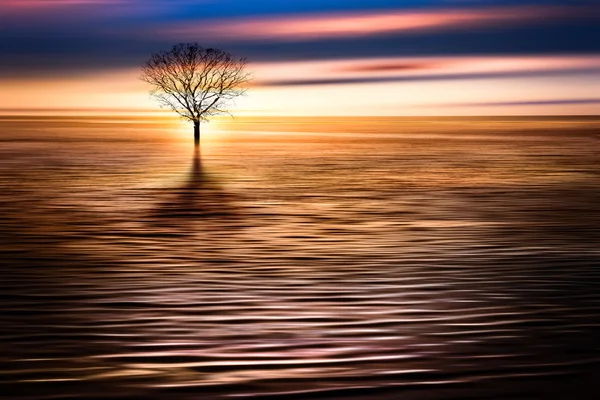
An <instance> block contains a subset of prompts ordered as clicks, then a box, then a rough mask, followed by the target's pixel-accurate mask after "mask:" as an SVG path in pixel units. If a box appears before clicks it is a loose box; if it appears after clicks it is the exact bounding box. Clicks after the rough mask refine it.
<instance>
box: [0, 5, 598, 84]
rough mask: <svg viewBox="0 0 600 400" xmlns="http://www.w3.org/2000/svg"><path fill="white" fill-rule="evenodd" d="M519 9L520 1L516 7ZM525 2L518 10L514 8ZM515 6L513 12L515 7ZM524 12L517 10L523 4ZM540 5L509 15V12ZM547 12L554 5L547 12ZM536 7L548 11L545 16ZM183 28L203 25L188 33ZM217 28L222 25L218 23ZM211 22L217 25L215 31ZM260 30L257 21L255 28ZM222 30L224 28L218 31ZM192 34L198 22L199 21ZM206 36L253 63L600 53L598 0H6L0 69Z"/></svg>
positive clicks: (51, 66) (133, 53)
mask: <svg viewBox="0 0 600 400" xmlns="http://www.w3.org/2000/svg"><path fill="white" fill-rule="evenodd" d="M511 7H512V8H511ZM515 7H516V9H515ZM503 9H506V10H508V11H507V13H509V17H506V18H505V19H503V20H499V21H493V22H492V23H489V24H487V23H485V22H484V23H481V24H477V23H474V24H471V25H469V23H467V24H466V25H465V26H460V24H457V25H450V26H445V25H444V24H443V23H442V24H441V25H440V26H437V27H435V29H416V30H403V29H397V30H394V29H388V30H381V31H377V30H375V31H374V32H372V33H370V34H365V35H361V34H356V35H347V36H344V35H328V34H323V35H319V34H318V33H316V34H315V35H313V36H302V35H299V36H298V37H294V36H288V37H285V38H280V37H279V36H278V35H277V34H276V32H275V34H273V35H271V36H268V35H259V36H256V37H254V36H252V34H253V32H252V31H247V32H245V33H248V34H250V36H248V35H246V34H244V33H241V34H240V35H238V36H236V35H235V34H232V35H224V34H222V33H223V31H227V29H229V28H231V29H232V30H233V31H235V30H236V29H238V28H239V27H240V25H243V22H244V21H246V20H248V21H252V20H258V21H259V22H260V21H262V22H264V21H274V22H276V21H277V20H279V19H282V18H283V19H289V18H295V17H298V18H300V19H302V20H303V21H305V22H306V21H307V20H310V19H311V18H313V17H317V18H319V17H321V16H323V15H325V16H333V17H335V16H337V15H340V16H344V15H354V16H356V15H380V16H381V15H385V14H386V13H401V12H406V13H413V14H414V13H430V14H432V15H444V14H445V13H450V12H452V11H457V12H464V11H469V10H471V11H472V10H475V11H477V10H480V11H481V12H482V13H484V14H485V13H490V14H493V13H495V12H497V10H503ZM510 10H513V11H510ZM515 10H516V11H515ZM519 10H524V11H523V12H527V13H531V16H530V17H529V18H521V19H520V18H516V19H515V20H513V19H512V18H510V12H513V13H515V15H516V16H518V15H519V13H520V12H521V11H519ZM547 10H554V11H552V12H550V15H547V13H546V11H547ZM536 13H540V17H539V18H536ZM178 26H185V27H187V28H186V29H187V31H186V32H189V31H190V27H192V28H193V27H197V28H198V34H197V36H195V35H194V34H189V33H187V34H186V35H182V37H181V39H179V37H178V36H177V35H176V34H173V33H170V34H165V32H166V31H167V32H172V31H173V30H175V31H177V29H176V28H177V27H178ZM215 26H216V28H218V29H216V28H215ZM206 27H211V29H212V30H211V29H208V28H206ZM248 29H252V28H248ZM217 31H220V32H221V33H220V34H217V33H213V32H217ZM192 32H193V29H192ZM192 40H193V41H198V42H199V43H200V44H202V45H204V46H207V47H210V46H215V47H221V48H224V49H225V50H229V51H232V52H234V53H236V54H239V55H242V56H246V57H248V58H249V59H250V60H251V61H266V60H268V61H277V60H310V59H328V58H364V57H402V56H439V55H511V54H517V55H519V54H598V53H600V4H598V2H596V1H576V0H571V1H556V0H538V1H507V0H502V1H500V0H499V1H469V0H464V1H461V0H456V1H453V0H420V1H418V0H406V1H393V0H295V1H281V0H257V1H252V2H249V1H242V0H90V1H88V2H85V3H84V4H73V1H72V0H43V1H42V0H3V1H0V50H1V54H2V63H1V64H0V77H5V78H6V77H18V76H28V77H31V76H45V75H53V74H70V73H72V72H74V71H82V70H103V69H111V68H122V67H130V66H137V65H139V64H140V63H141V62H143V61H144V59H145V58H147V56H148V55H149V54H150V53H151V52H154V51H157V50H162V49H163V48H166V47H169V46H171V45H172V44H174V43H177V42H179V41H192Z"/></svg>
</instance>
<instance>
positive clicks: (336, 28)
mask: <svg viewBox="0 0 600 400" xmlns="http://www.w3.org/2000/svg"><path fill="white" fill-rule="evenodd" d="M588 15H589V10H587V8H572V7H561V6H539V5H538V6H510V7H486V8H472V9H468V8H464V9H438V10H428V11H406V10H403V11H400V10H390V11H385V12H381V11H377V12H363V13H360V14H358V13H330V14H309V15H300V16H277V17H268V18H264V17H263V18H252V19H228V20H212V21H204V22H203V23H198V22H197V21H193V22H188V23H176V24H172V25H167V26H165V27H159V28H157V29H156V32H157V33H158V34H160V35H164V36H167V37H170V38H173V39H175V38H179V39H182V38H183V39H186V40H193V39H194V38H202V37H210V38H211V39H212V40H224V39H225V40H233V41H249V40H276V41H305V40H315V39H325V38H349V37H361V36H372V35H378V34H385V33H391V32H394V33H398V32H405V33H410V32H422V31H430V32H431V31H443V30H450V29H461V30H463V29H471V28H477V27H487V28H489V27H491V26H500V27H506V26H507V25H521V24H538V23H543V22H544V21H548V20H556V19H565V18H570V17H584V16H588ZM147 34H148V33H147Z"/></svg>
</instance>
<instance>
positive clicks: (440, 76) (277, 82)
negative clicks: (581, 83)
mask: <svg viewBox="0 0 600 400" xmlns="http://www.w3.org/2000/svg"><path fill="white" fill-rule="evenodd" d="M255 68H256V70H257V78H258V79H257V81H256V83H255V84H256V85H257V86H265V87H277V86H313V85H339V84H359V83H382V82H415V81H443V80H472V79H489V78H512V77H540V76H556V75H562V74H573V73H590V72H591V73H599V72H600V56H572V57H569V56H529V57H523V56H521V57H519V56H496V57H489V56H488V57H484V56H479V57H476V56H470V57H425V58H415V59H410V58H408V59H405V58H397V59H366V60H363V59H358V60H337V61H313V62H299V63H271V64H269V63H264V64H257V65H256V66H255Z"/></svg>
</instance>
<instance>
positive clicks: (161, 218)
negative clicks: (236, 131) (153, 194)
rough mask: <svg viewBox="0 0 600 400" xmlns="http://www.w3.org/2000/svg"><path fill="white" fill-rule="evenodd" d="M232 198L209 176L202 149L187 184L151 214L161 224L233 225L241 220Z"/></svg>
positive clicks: (172, 190)
mask: <svg viewBox="0 0 600 400" xmlns="http://www.w3.org/2000/svg"><path fill="white" fill-rule="evenodd" d="M232 201H233V196H232V195H231V194H229V193H227V192H225V191H224V190H223V189H222V187H221V186H220V185H219V183H218V181H217V179H216V178H215V177H214V176H211V175H210V174H208V173H207V172H206V169H205V167H204V165H203V161H202V157H201V153H200V148H199V147H195V149H194V156H193V159H192V167H191V169H190V171H189V174H188V176H187V180H186V182H185V184H183V185H182V186H180V187H176V188H172V189H169V190H168V195H167V200H166V201H163V202H162V203H160V204H159V205H158V206H157V207H156V208H155V210H154V212H153V213H152V216H153V217H154V218H155V219H156V222H159V223H160V224H168V225H171V224H182V223H185V222H192V221H198V220H215V219H216V220H220V221H223V222H225V221H230V220H232V219H235V218H237V217H239V213H238V210H237V209H236V207H235V206H234V204H233V202H232Z"/></svg>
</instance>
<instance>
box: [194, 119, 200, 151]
mask: <svg viewBox="0 0 600 400" xmlns="http://www.w3.org/2000/svg"><path fill="white" fill-rule="evenodd" d="M194 146H196V147H198V146H200V121H194Z"/></svg>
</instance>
